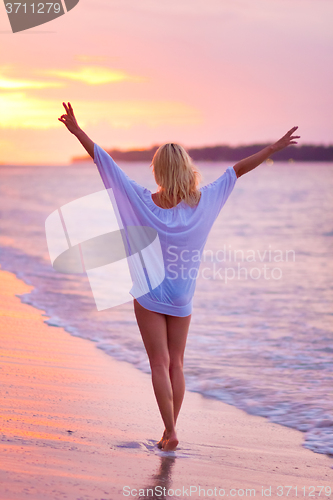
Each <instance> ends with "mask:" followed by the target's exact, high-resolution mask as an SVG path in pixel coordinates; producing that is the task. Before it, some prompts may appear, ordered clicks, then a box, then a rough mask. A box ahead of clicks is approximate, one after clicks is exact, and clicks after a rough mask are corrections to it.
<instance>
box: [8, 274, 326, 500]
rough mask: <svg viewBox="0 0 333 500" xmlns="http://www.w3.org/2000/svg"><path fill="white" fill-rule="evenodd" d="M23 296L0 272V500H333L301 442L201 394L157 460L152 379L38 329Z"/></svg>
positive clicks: (61, 334)
mask: <svg viewBox="0 0 333 500" xmlns="http://www.w3.org/2000/svg"><path fill="white" fill-rule="evenodd" d="M30 290H31V287H29V286H28V285H26V284H25V283H23V282H22V281H20V280H19V279H17V278H16V277H15V276H14V275H13V274H11V273H9V272H7V271H3V270H1V271H0V303H1V305H0V336H1V345H0V347H1V365H0V378H1V403H2V408H1V433H0V438H1V439H0V463H1V466H0V469H1V470H0V483H1V486H0V489H1V491H0V499H1V500H20V499H32V500H46V499H47V500H55V499H67V500H111V499H118V498H119V499H120V498H124V497H125V498H126V497H129V498H134V497H137V498H138V497H140V498H146V497H147V498H149V497H150V498H173V497H178V498H187V497H190V498H208V497H209V498H222V497H223V496H229V497H230V496H237V497H239V496H256V497H263V496H269V497H270V498H281V497H282V498H287V497H288V498H299V497H310V498H333V493H332V492H333V469H332V466H333V459H332V458H330V457H329V456H326V455H321V454H316V453H313V452H311V451H309V450H307V449H305V448H304V447H302V442H303V436H302V433H301V432H298V431H295V430H292V429H289V428H286V427H282V426H280V425H277V424H274V423H271V422H269V421H268V420H267V419H265V418H262V417H256V416H251V415H248V414H246V413H245V412H243V411H241V410H238V409H237V408H234V407H232V406H230V405H227V404H224V403H222V402H219V401H215V400H212V399H207V398H204V397H202V396H201V395H199V394H195V393H190V392H187V393H186V396H185V400H184V404H183V408H182V412H181V414H180V417H179V423H178V435H179V439H180V445H179V447H178V449H177V451H176V452H172V453H164V452H161V451H160V450H158V449H157V447H156V442H157V441H158V440H159V439H160V437H161V435H162V431H163V426H162V422H161V419H160V415H159V412H158V408H157V404H156V402H155V398H154V394H153V390H152V386H151V381H150V377H149V376H148V375H146V374H144V373H141V372H140V371H138V370H136V369H135V368H134V367H133V366H131V365H130V364H128V363H125V362H119V361H116V360H114V359H113V358H111V357H110V356H108V355H106V354H105V353H104V352H103V351H102V350H99V349H96V347H95V345H94V343H93V342H91V341H88V340H84V339H81V338H79V337H74V336H72V335H70V334H69V333H68V332H66V331H64V330H63V329H62V328H56V327H51V326H48V325H46V324H45V323H44V321H45V319H46V318H45V316H43V311H39V310H37V309H35V308H33V307H31V306H29V305H27V304H23V303H21V301H20V299H19V298H18V297H17V296H16V295H20V294H24V293H28V292H29V291H30ZM138 335H139V332H138ZM185 358H186V356H185ZM185 362H186V359H185ZM321 487H323V488H321ZM329 488H330V489H331V491H332V492H331V493H330V489H329ZM140 490H141V491H140ZM246 490H248V491H246ZM249 490H252V491H251V492H250V491H249ZM153 493H154V494H153Z"/></svg>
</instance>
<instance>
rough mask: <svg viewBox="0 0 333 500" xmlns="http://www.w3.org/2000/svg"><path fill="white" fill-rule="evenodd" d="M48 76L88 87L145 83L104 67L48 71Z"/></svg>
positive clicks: (140, 78) (136, 77)
mask: <svg viewBox="0 0 333 500" xmlns="http://www.w3.org/2000/svg"><path fill="white" fill-rule="evenodd" d="M44 73H45V74H48V75H53V76H57V77H59V78H64V79H66V80H77V81H80V82H83V83H86V84H88V85H103V84H106V83H115V82H122V81H144V80H145V79H144V78H142V77H138V76H132V75H129V74H127V73H125V71H121V70H114V69H110V68H106V67H103V66H82V67H80V68H78V69H76V70H58V69H54V70H48V71H45V72H44Z"/></svg>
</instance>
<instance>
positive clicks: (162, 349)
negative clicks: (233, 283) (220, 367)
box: [58, 103, 299, 451]
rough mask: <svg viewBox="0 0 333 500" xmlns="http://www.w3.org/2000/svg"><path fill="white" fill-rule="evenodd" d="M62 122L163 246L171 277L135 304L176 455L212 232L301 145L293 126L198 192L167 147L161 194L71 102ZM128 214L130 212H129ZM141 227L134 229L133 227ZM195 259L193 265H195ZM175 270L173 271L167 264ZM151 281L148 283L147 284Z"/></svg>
mask: <svg viewBox="0 0 333 500" xmlns="http://www.w3.org/2000/svg"><path fill="white" fill-rule="evenodd" d="M63 106H64V108H65V110H66V114H64V115H62V116H61V117H60V118H58V119H59V121H61V122H62V123H64V124H65V125H66V127H67V129H68V130H69V131H70V132H71V133H72V134H74V135H75V136H76V137H77V138H78V140H79V141H80V142H81V144H82V145H83V147H84V148H85V149H86V151H87V152H88V153H89V155H90V156H91V157H92V158H93V160H94V162H95V163H96V165H97V167H98V170H99V172H100V174H101V177H102V180H103V182H104V184H105V187H106V188H110V187H111V188H112V189H113V191H114V195H115V198H116V201H117V204H118V203H119V205H120V207H124V210H123V211H122V210H120V215H121V217H123V218H124V220H123V223H124V227H126V226H130V225H132V226H133V225H134V226H148V227H153V228H154V229H155V230H156V231H157V233H158V235H159V239H160V242H161V247H162V253H163V259H164V266H165V278H164V280H163V281H162V283H161V284H159V285H158V286H154V287H153V286H150V287H149V292H147V293H146V294H144V295H141V296H136V298H134V311H135V315H136V319H137V323H138V326H139V329H140V332H141V336H142V339H143V343H144V346H145V348H146V351H147V354H148V358H149V363H150V367H151V372H152V383H153V388H154V392H155V396H156V400H157V404H158V407H159V410H160V413H161V416H162V420H163V422H164V426H165V430H164V433H163V436H162V438H161V440H160V441H159V443H158V447H159V448H161V449H163V450H164V451H172V450H175V449H176V447H177V445H178V438H177V434H176V422H177V418H178V415H179V411H180V408H181V405H182V402H183V398H184V393H185V380H184V375H183V358H184V351H185V345H186V339H187V333H188V329H189V325H190V321H191V312H192V297H193V294H194V289H195V278H196V276H197V274H196V273H195V274H194V275H193V270H194V271H197V270H198V268H199V266H200V257H201V255H202V252H203V248H204V245H205V243H206V240H207V237H208V234H209V231H210V229H211V227H212V225H213V223H214V221H215V219H216V217H217V216H218V214H219V212H220V210H221V208H222V207H223V205H224V204H225V202H226V201H227V199H228V197H229V195H230V193H231V192H232V189H233V187H234V185H235V182H236V180H237V179H238V178H239V177H240V176H241V175H244V174H246V173H247V172H249V171H250V170H253V169H254V168H256V167H257V166H258V165H260V164H261V163H262V162H264V161H265V160H267V159H268V158H269V157H270V156H271V155H272V154H273V153H275V152H277V151H279V150H281V149H284V148H285V147H287V146H289V145H290V144H297V142H296V141H295V139H298V138H299V136H294V135H293V134H294V132H295V131H296V129H297V128H298V127H293V128H292V129H291V130H289V132H287V133H286V134H285V135H284V136H283V137H282V138H281V139H280V140H279V141H277V142H276V143H274V144H272V145H270V146H267V147H266V148H264V149H262V150H261V151H259V152H258V153H256V154H254V155H252V156H250V157H248V158H245V159H244V160H241V161H239V162H238V163H236V165H234V167H229V168H228V169H227V170H226V172H225V173H224V174H223V175H222V176H221V177H219V178H218V179H217V180H216V181H215V182H213V183H211V184H209V185H207V186H204V187H203V188H201V189H200V190H199V189H198V182H199V173H198V172H197V171H196V169H195V167H194V166H193V165H192V162H191V159H190V157H189V156H188V154H187V153H186V151H185V150H184V149H183V148H182V147H181V146H179V145H178V144H165V145H164V146H161V147H160V148H159V149H158V150H157V152H156V153H155V155H154V158H153V161H152V166H153V172H154V176H155V180H156V183H157V185H158V186H159V189H158V191H157V192H156V193H154V194H151V193H150V191H148V190H147V189H145V188H143V187H142V186H139V185H138V184H137V183H135V182H134V181H132V180H131V179H129V178H128V177H127V175H126V174H125V173H124V172H123V171H122V170H121V169H120V168H119V167H118V165H116V164H115V163H114V161H113V160H112V158H111V157H110V156H109V155H108V154H107V153H106V152H105V151H104V150H103V149H102V148H100V147H99V146H98V145H97V144H95V143H94V142H93V141H92V140H91V139H90V138H89V137H88V136H87V135H86V134H85V133H84V132H83V130H81V129H80V127H79V126H78V123H77V121H76V118H75V116H74V112H73V108H72V106H71V104H70V103H68V105H66V104H65V103H63ZM122 212H123V213H122ZM133 221H134V222H133ZM190 255H192V258H189V257H190ZM167 263H168V265H166V264H167ZM148 281H149V280H148Z"/></svg>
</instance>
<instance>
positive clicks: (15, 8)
mask: <svg viewBox="0 0 333 500" xmlns="http://www.w3.org/2000/svg"><path fill="white" fill-rule="evenodd" d="M60 10H61V6H60V3H53V2H46V3H37V2H36V3H30V2H29V4H28V5H27V4H26V3H21V2H14V3H6V12H7V14H18V13H20V14H27V13H28V12H30V13H31V14H50V13H51V12H52V13H53V12H54V13H55V14H59V13H60Z"/></svg>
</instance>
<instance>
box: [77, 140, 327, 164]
mask: <svg viewBox="0 0 333 500" xmlns="http://www.w3.org/2000/svg"><path fill="white" fill-rule="evenodd" d="M267 145H268V144H252V145H249V146H237V147H232V146H209V147H202V148H189V149H188V150H187V151H188V152H189V154H190V156H191V157H192V158H193V160H195V161H230V162H233V161H239V160H241V159H242V158H246V157H247V156H251V155H253V154H254V153H257V152H258V151H260V149H263V148H264V147H265V146H267ZM158 147H159V146H153V147H152V148H150V149H142V150H141V149H140V150H135V149H133V150H128V151H121V150H119V149H111V150H107V152H108V153H109V154H110V155H111V156H112V158H113V159H114V160H116V161H144V162H151V160H152V158H153V156H154V153H155V151H156V150H157V149H158ZM89 158H90V157H89V156H80V157H75V158H72V162H73V163H76V162H80V161H85V160H88V159H89ZM272 159H273V160H274V161H292V160H293V161H333V145H330V146H315V145H311V144H307V145H302V146H289V147H288V148H286V149H284V150H282V151H279V152H278V153H274V155H272Z"/></svg>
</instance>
